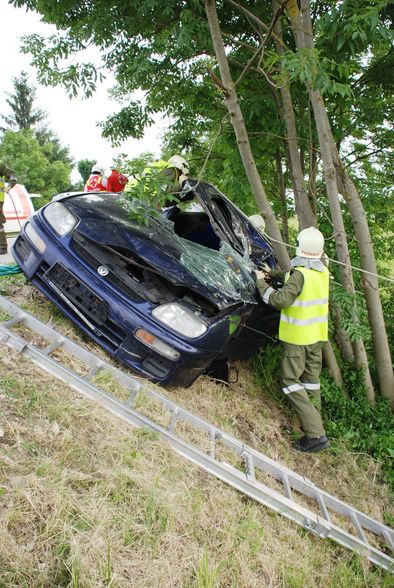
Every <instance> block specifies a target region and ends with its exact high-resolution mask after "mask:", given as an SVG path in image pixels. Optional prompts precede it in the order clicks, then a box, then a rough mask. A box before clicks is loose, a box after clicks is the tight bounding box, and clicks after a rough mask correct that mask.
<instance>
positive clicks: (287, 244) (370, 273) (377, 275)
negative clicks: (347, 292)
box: [265, 234, 394, 284]
mask: <svg viewBox="0 0 394 588" xmlns="http://www.w3.org/2000/svg"><path fill="white" fill-rule="evenodd" d="M265 237H266V238H267V239H268V240H269V241H274V242H275V243H280V244H281V245H285V246H286V247H291V248H292V249H297V247H296V246H295V245H290V244H289V243H285V242H284V241H278V240H277V239H274V238H273V237H270V236H269V235H267V234H265ZM327 259H329V260H330V261H332V262H333V263H337V264H338V265H342V266H344V267H350V268H351V269H353V270H356V271H358V272H360V273H363V274H368V275H370V276H374V277H375V278H379V279H380V280H386V281H387V282H391V283H393V284H394V280H393V279H392V278H386V276H381V275H380V274H375V273H373V272H369V271H367V270H363V269H361V268H360V267H356V266H354V265H350V264H347V263H344V262H343V261H338V260H337V259H333V258H332V257H327Z"/></svg>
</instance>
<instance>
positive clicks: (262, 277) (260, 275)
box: [254, 269, 269, 287]
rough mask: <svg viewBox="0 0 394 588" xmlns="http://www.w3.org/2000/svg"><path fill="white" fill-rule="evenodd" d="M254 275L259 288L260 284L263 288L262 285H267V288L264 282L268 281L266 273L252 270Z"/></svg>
mask: <svg viewBox="0 0 394 588" xmlns="http://www.w3.org/2000/svg"><path fill="white" fill-rule="evenodd" d="M254 275H255V276H256V282H259V287H260V284H262V285H263V286H264V284H266V285H267V287H268V286H269V284H267V282H266V280H267V279H268V276H267V273H266V272H265V271H261V270H258V269H256V270H254Z"/></svg>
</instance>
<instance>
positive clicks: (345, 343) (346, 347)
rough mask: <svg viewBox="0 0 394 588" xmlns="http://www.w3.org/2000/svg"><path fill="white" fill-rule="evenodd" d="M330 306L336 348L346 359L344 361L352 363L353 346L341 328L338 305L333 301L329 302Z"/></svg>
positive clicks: (353, 362) (340, 314)
mask: <svg viewBox="0 0 394 588" xmlns="http://www.w3.org/2000/svg"><path fill="white" fill-rule="evenodd" d="M330 307H331V310H332V312H331V316H332V320H333V323H334V326H335V340H336V342H337V345H338V348H339V350H340V352H341V355H342V357H343V359H344V360H345V361H346V363H348V364H349V365H353V366H354V364H355V361H354V352H353V347H352V344H351V343H350V340H349V337H348V336H347V333H345V331H344V330H343V328H342V324H341V322H342V312H341V309H340V307H339V306H338V304H335V303H333V302H332V303H331V304H330Z"/></svg>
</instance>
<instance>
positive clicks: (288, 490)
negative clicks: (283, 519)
mask: <svg viewBox="0 0 394 588" xmlns="http://www.w3.org/2000/svg"><path fill="white" fill-rule="evenodd" d="M282 483H283V488H284V490H285V495H286V496H287V498H290V500H293V492H292V491H291V486H290V482H289V478H288V476H287V475H286V474H283V476H282Z"/></svg>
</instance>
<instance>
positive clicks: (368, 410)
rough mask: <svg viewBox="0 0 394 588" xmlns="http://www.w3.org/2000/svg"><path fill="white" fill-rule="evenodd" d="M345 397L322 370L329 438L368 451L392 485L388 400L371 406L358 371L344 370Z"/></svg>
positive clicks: (393, 431)
mask: <svg viewBox="0 0 394 588" xmlns="http://www.w3.org/2000/svg"><path fill="white" fill-rule="evenodd" d="M343 376H344V380H345V386H346V389H347V390H349V391H351V398H350V399H348V398H346V397H345V396H344V395H343V394H342V392H341V390H340V389H339V388H338V386H337V385H336V384H335V383H334V382H333V381H332V380H331V379H330V378H329V376H328V374H327V372H326V370H323V373H322V378H321V380H322V389H323V394H322V403H323V409H322V410H323V418H324V425H325V427H326V430H327V434H328V435H329V436H330V437H334V438H341V439H343V440H345V441H346V444H347V445H348V447H349V449H351V450H352V451H360V452H364V453H368V454H369V455H371V456H372V457H373V458H374V459H377V460H379V461H380V462H381V463H382V471H383V473H384V475H385V477H386V478H387V480H388V482H389V483H390V484H391V486H392V487H394V469H393V458H394V421H393V415H392V413H391V410H390V406H389V403H388V401H387V400H385V399H382V398H381V399H378V401H377V403H376V406H371V405H370V404H369V402H368V400H367V398H366V395H365V391H364V389H363V383H362V378H361V374H360V372H356V371H355V370H354V369H353V368H352V369H349V370H343Z"/></svg>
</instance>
